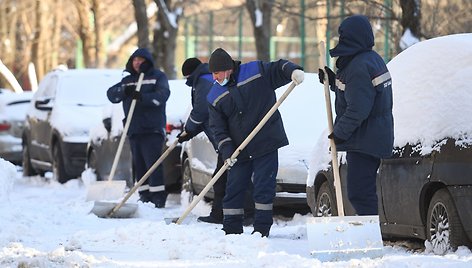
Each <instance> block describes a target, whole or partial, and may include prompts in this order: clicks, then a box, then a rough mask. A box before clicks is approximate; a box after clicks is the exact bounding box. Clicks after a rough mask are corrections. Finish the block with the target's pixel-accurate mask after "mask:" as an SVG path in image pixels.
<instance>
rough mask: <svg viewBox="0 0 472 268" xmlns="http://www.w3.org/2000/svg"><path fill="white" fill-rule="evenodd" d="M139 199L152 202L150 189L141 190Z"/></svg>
mask: <svg viewBox="0 0 472 268" xmlns="http://www.w3.org/2000/svg"><path fill="white" fill-rule="evenodd" d="M139 201H141V202H143V203H147V202H151V193H149V191H148V190H146V191H141V192H139Z"/></svg>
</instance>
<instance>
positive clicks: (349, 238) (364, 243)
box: [307, 41, 383, 261]
mask: <svg viewBox="0 0 472 268" xmlns="http://www.w3.org/2000/svg"><path fill="white" fill-rule="evenodd" d="M319 50H320V65H321V69H322V70H323V71H324V72H325V77H326V79H325V81H324V92H325V100H326V111H327V116H328V130H329V133H332V132H333V114H332V110H331V98H330V92H329V82H328V74H327V73H326V71H325V70H324V67H325V66H326V58H325V56H326V49H325V44H324V42H323V41H321V42H320V43H319ZM330 148H331V162H332V168H333V177H334V188H335V192H336V205H337V209H338V217H315V218H311V219H309V220H308V222H307V235H308V243H309V245H310V248H311V249H313V251H312V252H311V254H312V255H313V256H314V257H315V258H317V259H319V260H321V261H337V260H344V259H349V258H354V257H369V258H374V257H380V256H382V255H383V252H382V250H383V242H382V236H381V234H380V223H379V216H344V206H343V198H342V192H341V179H340V176H339V165H338V156H337V152H336V145H335V143H334V140H333V139H330Z"/></svg>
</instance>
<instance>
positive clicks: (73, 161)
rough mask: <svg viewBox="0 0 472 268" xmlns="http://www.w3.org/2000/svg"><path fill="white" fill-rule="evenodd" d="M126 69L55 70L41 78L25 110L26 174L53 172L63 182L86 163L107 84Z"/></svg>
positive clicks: (24, 161)
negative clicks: (91, 131) (93, 128)
mask: <svg viewBox="0 0 472 268" xmlns="http://www.w3.org/2000/svg"><path fill="white" fill-rule="evenodd" d="M122 73H123V72H122V70H118V69H116V70H115V69H81V70H79V69H76V70H62V69H58V70H54V71H51V72H49V73H48V74H47V75H46V76H45V77H44V78H43V79H42V80H41V82H40V83H39V87H38V90H37V91H36V92H35V94H34V96H33V99H32V101H31V104H30V106H29V108H28V111H27V113H26V123H25V129H24V131H23V135H22V143H23V173H24V175H25V176H31V175H35V174H44V173H45V172H46V171H52V172H53V179H56V180H57V181H59V182H61V183H64V182H66V181H67V180H69V179H72V178H75V177H78V176H80V174H81V172H82V171H83V170H84V169H85V159H86V154H85V153H86V147H87V142H88V137H89V129H90V127H91V126H93V125H96V124H98V123H99V122H100V121H101V120H102V109H103V107H104V106H105V105H106V104H108V103H109V101H108V99H107V96H106V91H107V89H108V88H109V87H110V86H111V85H113V84H115V83H117V81H120V80H121V78H122Z"/></svg>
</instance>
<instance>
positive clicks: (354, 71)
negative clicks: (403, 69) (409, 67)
mask: <svg viewBox="0 0 472 268" xmlns="http://www.w3.org/2000/svg"><path fill="white" fill-rule="evenodd" d="M339 33H340V38H339V40H340V41H339V43H338V45H337V46H336V47H335V48H333V49H332V50H330V54H331V56H332V57H339V58H338V60H337V62H336V66H337V67H338V71H337V74H336V86H335V89H334V90H335V92H336V101H335V108H336V120H335V123H334V135H335V136H336V137H338V138H340V139H342V140H344V142H341V143H338V144H337V145H336V147H337V149H338V150H339V151H355V152H361V153H365V154H369V155H372V156H375V157H378V158H385V157H389V156H391V154H392V149H393V115H392V109H393V100H392V80H391V77H390V73H389V71H388V69H387V66H386V65H385V63H384V61H383V60H382V58H381V57H380V56H379V55H378V54H377V53H376V52H375V51H373V50H372V47H373V45H374V35H373V33H372V28H371V26H370V23H369V21H368V19H367V18H366V17H365V16H360V15H356V16H351V17H349V18H347V19H345V20H344V21H343V23H341V25H340V27H339Z"/></svg>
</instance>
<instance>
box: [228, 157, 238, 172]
mask: <svg viewBox="0 0 472 268" xmlns="http://www.w3.org/2000/svg"><path fill="white" fill-rule="evenodd" d="M237 161H238V159H237V158H234V159H231V157H230V158H228V159H226V160H225V163H226V164H228V169H231V167H232V166H233V165H234V164H236V162H237Z"/></svg>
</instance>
